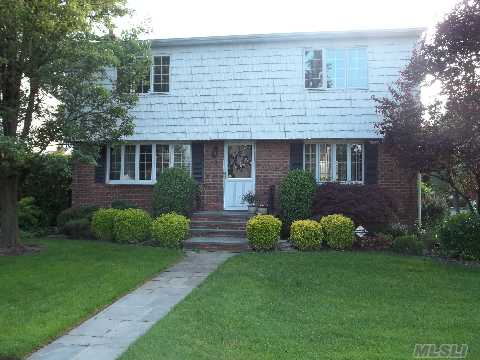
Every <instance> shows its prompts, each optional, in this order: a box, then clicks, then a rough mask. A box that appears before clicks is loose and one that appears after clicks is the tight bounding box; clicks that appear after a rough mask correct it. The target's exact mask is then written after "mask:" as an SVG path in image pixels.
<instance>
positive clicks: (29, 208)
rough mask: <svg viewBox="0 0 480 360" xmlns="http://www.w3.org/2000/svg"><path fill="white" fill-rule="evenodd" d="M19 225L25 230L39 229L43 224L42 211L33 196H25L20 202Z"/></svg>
mask: <svg viewBox="0 0 480 360" xmlns="http://www.w3.org/2000/svg"><path fill="white" fill-rule="evenodd" d="M17 213H18V226H19V227H20V229H21V230H23V231H33V230H37V229H38V228H39V227H40V226H41V222H42V221H41V220H42V211H41V210H40V208H39V207H38V206H36V205H35V199H34V198H33V197H24V198H22V199H21V200H20V201H19V202H18V208H17Z"/></svg>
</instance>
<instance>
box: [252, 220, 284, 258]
mask: <svg viewBox="0 0 480 360" xmlns="http://www.w3.org/2000/svg"><path fill="white" fill-rule="evenodd" d="M281 230H282V222H281V221H280V220H279V219H277V218H276V217H274V216H272V215H257V216H254V217H252V218H250V220H248V222H247V239H248V242H249V243H250V246H252V248H254V249H256V250H270V249H273V248H274V247H275V245H276V244H277V242H278V240H279V238H280V231H281Z"/></svg>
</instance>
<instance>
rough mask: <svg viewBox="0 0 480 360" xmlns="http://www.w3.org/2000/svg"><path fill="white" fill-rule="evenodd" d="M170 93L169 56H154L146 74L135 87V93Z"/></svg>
mask: <svg viewBox="0 0 480 360" xmlns="http://www.w3.org/2000/svg"><path fill="white" fill-rule="evenodd" d="M169 91H170V56H168V55H161V56H154V57H153V63H152V66H151V67H150V69H149V71H148V74H146V75H145V78H144V79H143V80H142V81H140V83H139V84H138V86H137V93H140V94H145V93H149V92H154V93H168V92H169Z"/></svg>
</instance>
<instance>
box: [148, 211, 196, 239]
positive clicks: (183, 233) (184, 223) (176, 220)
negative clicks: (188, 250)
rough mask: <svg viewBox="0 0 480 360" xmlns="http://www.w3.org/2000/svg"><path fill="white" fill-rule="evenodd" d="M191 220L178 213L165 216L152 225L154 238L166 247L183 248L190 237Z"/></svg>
mask: <svg viewBox="0 0 480 360" xmlns="http://www.w3.org/2000/svg"><path fill="white" fill-rule="evenodd" d="M189 231H190V220H189V219H187V218H186V217H185V216H183V215H179V214H176V213H168V214H163V215H161V216H160V217H158V218H156V219H155V220H154V221H153V223H152V238H153V240H155V241H156V242H157V243H159V244H160V245H162V246H165V247H173V248H178V247H181V246H182V244H183V241H184V240H185V239H186V238H187V237H188V234H189Z"/></svg>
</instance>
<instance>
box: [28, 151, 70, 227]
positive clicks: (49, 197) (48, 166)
mask: <svg viewBox="0 0 480 360" xmlns="http://www.w3.org/2000/svg"><path fill="white" fill-rule="evenodd" d="M71 183H72V161H71V157H70V156H67V155H63V154H59V153H49V154H43V155H39V156H35V157H34V158H33V159H32V161H30V166H29V169H28V174H27V176H26V177H25V180H24V181H23V183H22V184H21V187H20V194H22V196H33V197H34V198H35V204H36V205H37V206H38V207H39V208H40V209H42V212H43V219H42V220H45V221H44V223H43V224H42V225H44V226H48V225H50V226H53V225H55V223H56V218H57V216H58V214H59V213H60V212H61V211H62V210H64V209H66V208H68V206H69V203H70V187H71Z"/></svg>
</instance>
